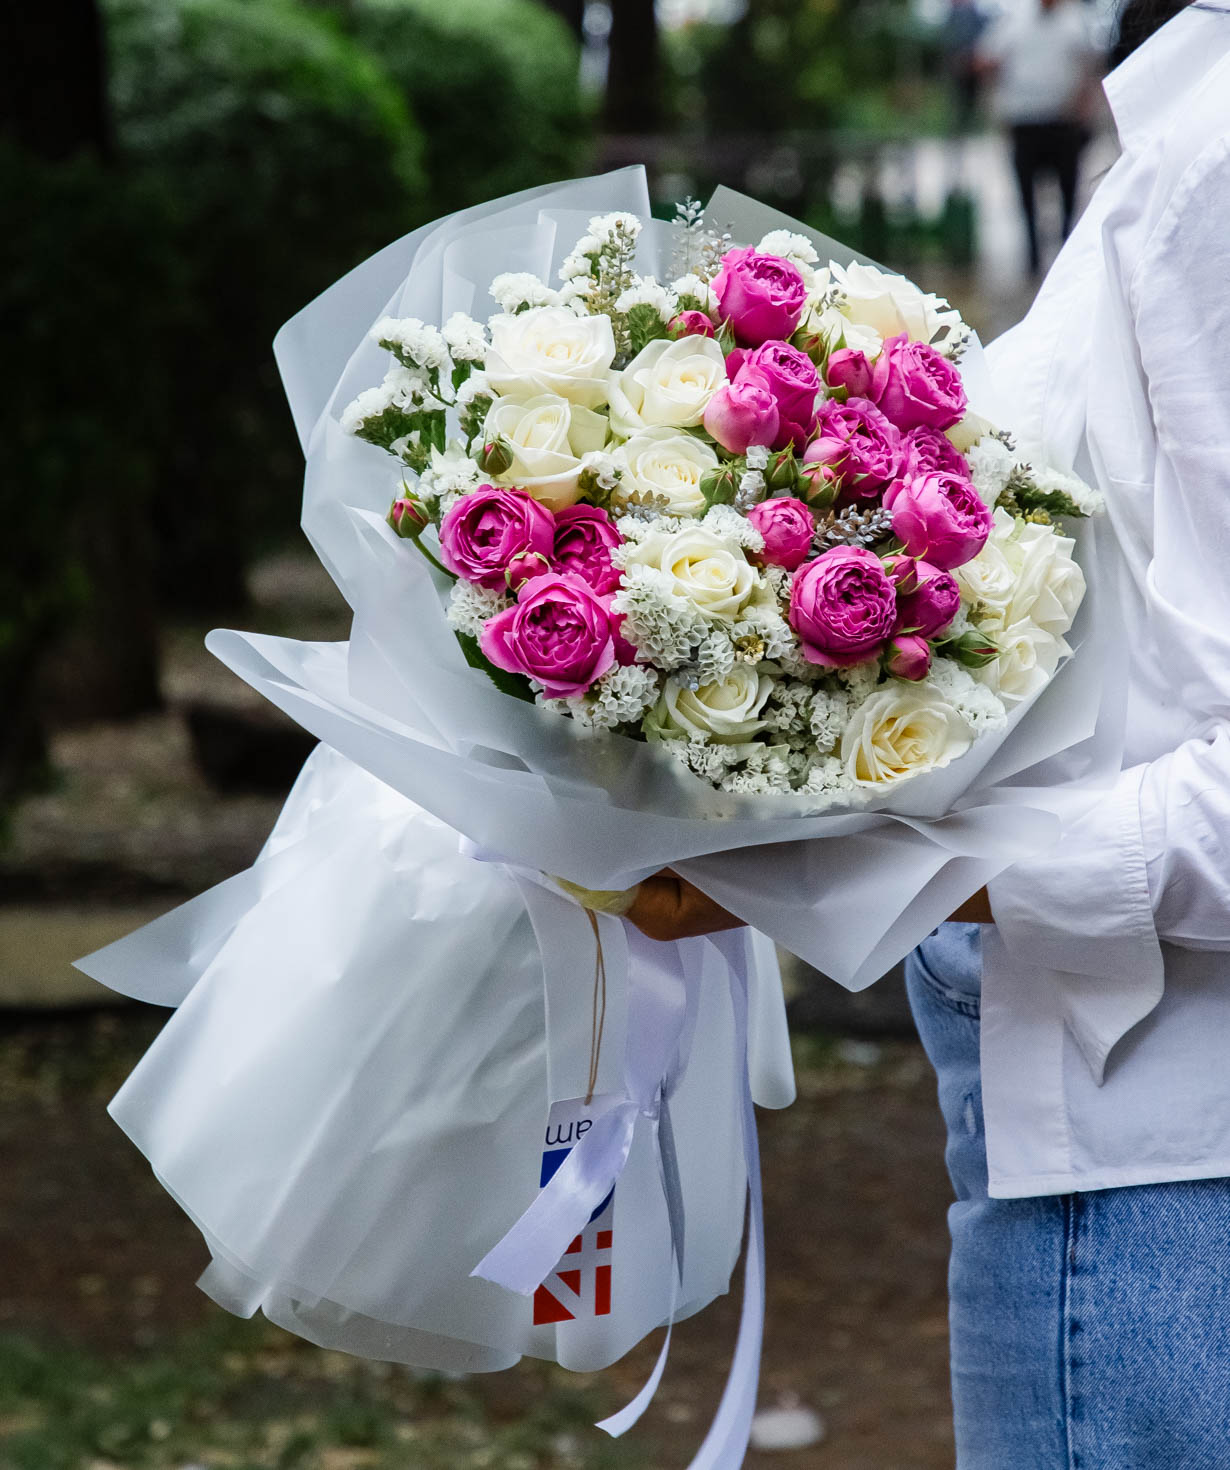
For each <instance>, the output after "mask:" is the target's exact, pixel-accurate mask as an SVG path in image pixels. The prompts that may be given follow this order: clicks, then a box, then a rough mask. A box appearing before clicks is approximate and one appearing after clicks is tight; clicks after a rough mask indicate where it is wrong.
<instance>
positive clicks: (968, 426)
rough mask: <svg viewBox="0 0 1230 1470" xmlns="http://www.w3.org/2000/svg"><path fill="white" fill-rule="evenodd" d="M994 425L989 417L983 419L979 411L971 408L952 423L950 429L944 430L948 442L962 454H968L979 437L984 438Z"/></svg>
mask: <svg viewBox="0 0 1230 1470" xmlns="http://www.w3.org/2000/svg"><path fill="white" fill-rule="evenodd" d="M994 427H995V425H994V424H993V423H992V422H991V420H990V419H984V418H983V416H982V415H981V414H980V413H975V412H974V410H973V409H972V408H971V409H970V410H969V412H968V413H967V414H966V415H965V417H964V418H963V419H961V420H959V421H958V422H957V423H955V424H953V426H952V428H951V429H945V430H944V432H945V434H947V435H948V442H949V443H950V444H951V445H952V447H953V448H954V449H957V450H959V451H960V452H961V453H962V454H968V453H969V452H970V450H971V449H972V448H973V447H974V445H975V444H977V443H978V441H979V440H980V439H984V438H985V437H986V436H987V435H988V434H989V433H990V432H991V430H992V429H993V428H994Z"/></svg>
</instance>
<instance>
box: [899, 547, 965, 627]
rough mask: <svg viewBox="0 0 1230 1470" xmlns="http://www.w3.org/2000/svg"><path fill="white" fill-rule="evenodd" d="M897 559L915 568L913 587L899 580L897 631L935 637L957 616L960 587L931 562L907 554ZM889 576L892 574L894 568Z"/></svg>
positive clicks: (959, 602)
mask: <svg viewBox="0 0 1230 1470" xmlns="http://www.w3.org/2000/svg"><path fill="white" fill-rule="evenodd" d="M896 560H897V561H899V562H909V563H910V565H911V566H912V567H913V568H914V574H913V579H912V580H913V584H914V585H913V586H912V587H911V586H908V585H903V583H902V582H901V581H897V631H898V632H899V633H918V634H920V635H921V636H922V637H923V638H934V637H935V635H936V634H937V633H941V632H943V630H944V629H945V628H946V627H947V626H948V624H949V623H951V622H952V620H953V618H955V617H956V615H957V609H958V608H959V607H960V606H961V589H960V588H959V587H958V586H957V584H956V581H955V580H954V579H953V577H952V576H950V575H949V573H948V572H942V571H940V569H939V567H937V566H933V565H932V564H931V563H930V562H926V561H915V562H911V561H910V558H909V557H907V556H903V557H898V558H896ZM889 576H890V577H891V576H893V573H892V572H891V571H890V572H889ZM894 580H896V579H894ZM908 580H909V579H908V578H907V582H908Z"/></svg>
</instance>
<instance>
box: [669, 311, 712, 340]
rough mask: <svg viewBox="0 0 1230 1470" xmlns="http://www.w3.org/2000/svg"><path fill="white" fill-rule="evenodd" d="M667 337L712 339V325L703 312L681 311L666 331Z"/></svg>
mask: <svg viewBox="0 0 1230 1470" xmlns="http://www.w3.org/2000/svg"><path fill="white" fill-rule="evenodd" d="M666 333H667V336H669V337H676V338H678V337H714V336H716V335H717V333H716V332H715V331H714V330H713V323H712V322H711V321H710V320H709V318H708V317H707V316H706V315H705V313H704V312H703V311H681V312H680V313H679V314H678V316H676V317H674V318H672V320H671V323H670V325H669V326H668V327H667V329H666Z"/></svg>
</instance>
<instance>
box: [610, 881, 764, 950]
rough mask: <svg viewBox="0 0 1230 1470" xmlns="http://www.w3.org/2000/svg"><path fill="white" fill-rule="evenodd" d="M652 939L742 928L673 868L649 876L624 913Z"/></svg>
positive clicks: (730, 915) (733, 917) (740, 923)
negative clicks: (672, 869) (673, 870)
mask: <svg viewBox="0 0 1230 1470" xmlns="http://www.w3.org/2000/svg"><path fill="white" fill-rule="evenodd" d="M624 917H625V918H627V919H630V920H631V921H632V923H633V924H635V925H636V927H637V928H638V929H639V930H640V931H641V933H642V934H644V935H646V936H647V937H648V938H650V939H659V940H669V939H692V938H695V936H696V935H698V934H716V933H717V932H718V930H720V929H739V928H741V927H742V925H743V920H742V919H736V918H735V916H734V914H731V913H727V911H726V910H725V909H724V908H723V907H722V906H721V904H719V903H715V902H714V901H713V899H711V898H710V897H709V895H708V894H707V893H702V892H701V891H700V889H699V888H697V887H695V886H694V885H693V884H691V883H689V882H688V880H687V879H686V878H681V877H680V876H679V875H678V873H674V872H672V871H671V869H670V868H666V869H664V870H663V871H662V872H661V873H655V874H654V876H653V877H652V878H646V879H645V881H644V882H643V883H642V884H641V885H640V887H639V888H638V890H637V894H636V898H635V899H634V900H633V903H632V907H631V908H630V909H628V910H627V912H626V914H625V915H624Z"/></svg>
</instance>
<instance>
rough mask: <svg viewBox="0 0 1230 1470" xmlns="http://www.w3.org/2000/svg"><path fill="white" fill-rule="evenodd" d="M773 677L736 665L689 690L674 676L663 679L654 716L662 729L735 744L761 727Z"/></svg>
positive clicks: (744, 665) (755, 732) (762, 727)
mask: <svg viewBox="0 0 1230 1470" xmlns="http://www.w3.org/2000/svg"><path fill="white" fill-rule="evenodd" d="M772 688H773V680H772V679H770V678H769V677H768V676H767V675H766V674H758V673H757V672H756V670H755V669H754V668H753V667H752V665H751V664H742V663H741V664H736V665H735V666H734V668H733V669H731V671H730V673H729V674H728V675H727V676H726V678H725V679H721V680H719V681H718V682H717V683H714V684H702V685H701V686H700V688H699V689H689V688H688V687H687V686H686V685H684V684H681V683H680V681H679V680H678V679H675V678H671V679H667V681H666V688H665V689H664V690H663V692H662V701H661V703H660V704H659V706H658V715H659V718H660V720H661V723H662V725H663V727H664V728H666V729H674V730H679V731H682V732H683V733H684V734H685V735H704V736H706V737H707V738H708V739H710V740H713V741H716V742H717V743H718V744H719V745H736V744H739V743H740V742H742V741H744V740H750V739H751V737H752V736H753V735H755V734H757V733H758V732H759V731H760V730H763V729H764V721H763V720H762V719H760V718H759V715H760V711H761V710H762V709H763V708H764V703H765V700H766V699H768V697H769V691H770V690H771V689H772Z"/></svg>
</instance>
